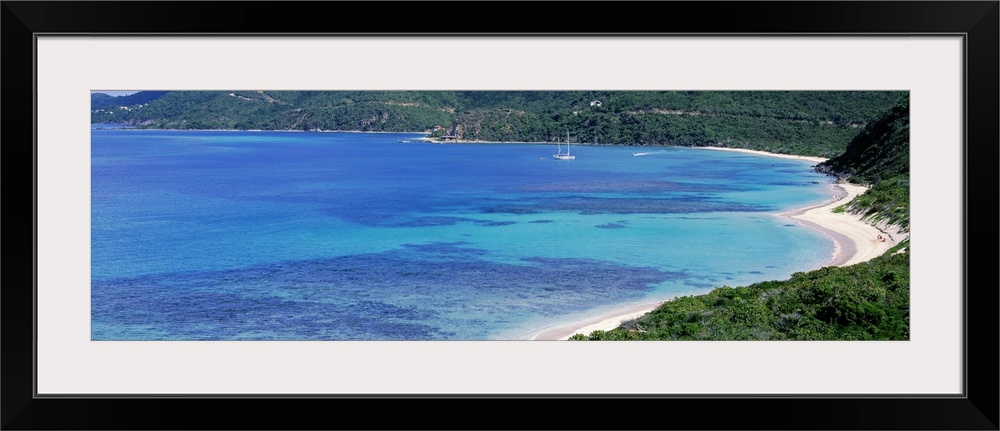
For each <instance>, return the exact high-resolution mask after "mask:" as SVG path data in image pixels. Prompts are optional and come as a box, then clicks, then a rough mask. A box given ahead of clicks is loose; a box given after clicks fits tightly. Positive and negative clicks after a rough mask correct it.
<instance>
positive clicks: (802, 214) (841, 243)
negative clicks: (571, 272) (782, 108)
mask: <svg viewBox="0 0 1000 431" xmlns="http://www.w3.org/2000/svg"><path fill="white" fill-rule="evenodd" d="M698 148H707V149H712V150H719V151H736V152H743V153H749V154H757V155H761V156H768V157H780V158H787V159H796V160H804V161H809V162H814V163H822V162H824V161H826V159H824V158H821V157H808V156H792V155H785V154H773V153H767V152H764V151H754V150H743V149H736V148H720V147H698ZM831 188H832V190H831V197H830V199H829V200H827V201H825V202H823V203H821V204H819V205H816V206H812V207H807V208H801V209H796V210H792V211H788V212H784V213H779V214H776V216H778V217H787V218H790V219H792V220H794V221H795V222H796V223H799V224H801V225H803V226H806V227H809V228H811V229H815V230H817V231H819V232H822V233H823V234H824V235H826V236H827V237H829V238H830V239H831V240H832V241H833V244H834V251H833V253H832V254H831V256H830V263H829V265H828V266H849V265H854V264H856V263H860V262H866V261H868V260H871V259H873V258H875V257H878V256H880V255H882V254H883V253H885V252H886V251H887V250H889V249H890V248H892V247H893V246H895V245H896V244H897V243H898V242H899V241H901V240H902V239H903V237H904V235H900V234H899V233H897V232H896V231H894V230H892V229H890V230H888V231H886V230H883V229H880V228H879V227H876V226H872V225H870V224H868V223H867V222H865V221H862V220H861V216H860V215H854V214H850V213H848V212H846V211H844V212H841V213H834V212H833V210H834V208H836V207H838V206H840V205H843V204H846V203H847V202H850V201H851V199H854V197H855V196H858V195H860V194H861V193H864V192H865V190H867V189H866V188H865V187H862V186H858V185H854V184H847V183H842V184H835V185H833V186H832V187H831ZM880 237H881V239H880ZM659 304H660V302H655V303H645V304H637V305H634V306H631V307H629V308H626V309H621V310H617V311H615V312H610V313H606V315H603V316H597V317H594V318H592V319H589V320H586V321H581V322H575V323H570V324H566V325H562V326H558V327H554V328H548V329H545V330H543V331H541V332H539V333H538V334H536V335H535V336H534V337H532V339H533V340H567V339H569V337H570V336H572V335H573V334H580V333H582V334H589V333H591V332H593V331H596V330H604V331H607V330H611V329H614V328H616V327H618V325H619V324H621V322H622V321H623V320H628V319H634V318H636V317H639V316H642V315H643V314H646V313H648V312H650V311H652V310H653V309H655V308H656V307H657V306H658V305H659Z"/></svg>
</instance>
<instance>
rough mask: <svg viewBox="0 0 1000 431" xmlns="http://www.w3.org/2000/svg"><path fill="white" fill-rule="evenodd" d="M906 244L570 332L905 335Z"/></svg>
mask: <svg viewBox="0 0 1000 431" xmlns="http://www.w3.org/2000/svg"><path fill="white" fill-rule="evenodd" d="M908 249H909V241H904V242H903V243H900V244H898V245H897V246H896V247H894V248H893V249H890V250H889V251H888V252H886V254H885V255H883V256H881V257H877V258H875V259H872V260H870V261H868V262H862V263H859V264H856V265H852V266H849V267H836V266H830V267H825V268H822V269H818V270H815V271H809V272H799V273H795V274H792V278H791V279H789V280H784V281H765V282H762V283H756V284H752V285H749V286H744V287H728V286H723V287H720V288H717V289H715V290H712V291H711V292H710V293H707V294H704V295H697V296H684V297H680V298H676V299H674V300H672V301H667V302H664V303H663V304H662V305H660V306H659V307H658V308H656V309H655V310H653V311H652V312H650V313H647V314H645V315H643V316H641V317H639V318H636V319H632V320H629V321H626V322H623V323H622V325H620V326H619V327H618V328H615V329H613V330H610V331H593V332H591V333H590V334H589V335H584V334H576V335H573V336H572V337H570V339H571V340H907V339H909V336H910V333H909V328H910V315H909V304H910V300H909V298H910V282H909V279H910V259H909V253H908V251H907V250H908ZM901 250H902V251H901ZM898 251H901V252H899V253H897V252H898Z"/></svg>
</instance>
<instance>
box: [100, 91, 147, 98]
mask: <svg viewBox="0 0 1000 431" xmlns="http://www.w3.org/2000/svg"><path fill="white" fill-rule="evenodd" d="M91 93H104V94H107V95H108V96H115V97H118V96H128V95H129V94H135V93H138V91H134V90H125V91H105V90H94V91H91Z"/></svg>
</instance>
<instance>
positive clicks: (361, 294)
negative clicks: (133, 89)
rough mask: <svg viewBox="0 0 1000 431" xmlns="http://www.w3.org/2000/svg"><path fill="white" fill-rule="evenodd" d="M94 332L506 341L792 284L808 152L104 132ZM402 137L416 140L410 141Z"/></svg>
mask: <svg viewBox="0 0 1000 431" xmlns="http://www.w3.org/2000/svg"><path fill="white" fill-rule="evenodd" d="M91 135H92V150H91V151H92V158H91V163H92V176H91V181H92V183H91V190H92V200H91V202H92V224H91V227H92V233H91V238H92V247H91V251H92V295H91V299H92V304H91V305H92V338H93V339H95V340H438V339H442V340H491V339H519V338H523V337H525V336H527V335H528V334H530V333H532V331H534V330H537V329H538V328H540V327H543V326H547V325H552V324H555V323H558V322H561V321H565V320H567V319H569V318H572V317H579V316H582V315H586V314H588V313H593V312H594V311H595V310H598V309H608V308H614V307H618V306H622V305H625V304H630V303H635V302H644V301H650V300H663V299H668V298H671V297H673V296H675V295H679V294H692V293H702V292H707V291H708V290H711V288H713V287H717V286H721V285H729V286H738V285H745V284H750V283H753V282H757V281H763V280H772V279H785V278H788V277H789V276H790V275H791V274H792V273H793V272H797V271H803V270H809V269H814V268H818V267H820V266H823V265H826V264H828V263H829V259H830V255H831V252H832V249H833V245H832V243H831V242H830V241H829V240H828V239H826V238H825V237H823V236H822V235H820V234H817V233H815V232H813V231H811V230H808V229H806V228H804V227H801V226H799V225H797V224H795V223H793V222H791V221H790V220H788V219H785V218H781V217H776V216H775V214H776V213H778V212H781V211H786V210H789V209H793V208H798V207H803V206H806V205H811V204H816V203H819V202H821V201H823V200H825V199H826V198H828V197H829V196H830V193H831V192H830V188H829V186H830V184H831V183H832V178H830V177H828V176H825V175H821V174H818V173H816V172H814V171H813V170H812V168H811V166H810V163H808V162H802V161H796V160H788V159H779V158H772V157H760V156H755V155H747V154H742V153H733V152H723V151H712V150H704V149H688V148H653V149H649V148H644V149H643V150H642V151H643V152H645V153H648V154H646V155H643V156H633V155H632V153H633V152H635V151H636V149H635V148H628V147H595V146H574V147H573V149H572V151H573V154H574V155H576V156H577V158H576V160H572V161H560V160H554V159H552V154H554V153H555V150H556V147H555V145H551V146H549V145H531V144H461V145H456V144H435V143H426V142H419V141H412V140H413V139H415V138H417V137H419V135H414V134H365V133H296V132H222V131H148V130H114V129H110V128H103V129H101V130H92V132H91ZM401 140H409V141H411V142H407V143H401V142H400V141H401Z"/></svg>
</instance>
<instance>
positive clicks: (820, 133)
mask: <svg viewBox="0 0 1000 431" xmlns="http://www.w3.org/2000/svg"><path fill="white" fill-rule="evenodd" d="M147 93H148V94H147ZM905 94H906V93H905V92H898V91H172V92H140V93H136V94H134V95H131V96H124V97H118V98H111V97H110V96H107V95H104V94H101V93H94V94H93V96H92V107H91V109H92V111H91V122H93V123H121V124H129V125H132V126H136V127H141V128H155V129H227V130H299V131H317V130H343V131H365V132H431V131H433V130H438V131H439V132H438V133H437V134H438V135H439V136H441V137H444V136H448V137H450V138H453V139H455V140H459V141H489V142H556V141H559V142H562V141H565V139H566V135H567V133H568V134H569V135H570V140H571V141H572V142H574V143H577V144H598V145H633V146H650V145H676V146H725V147H734V148H747V149H754V150H763V151H770V152H774V153H783V154H801V155H811V156H821V157H834V156H837V155H839V154H841V153H843V151H844V149H845V147H846V144H847V142H849V141H850V140H851V138H852V137H854V136H855V135H856V134H857V132H858V130H860V129H862V128H864V127H865V126H866V125H867V124H868V123H869V122H870V121H872V120H873V119H874V118H875V117H876V116H877V115H878V114H879V113H880V112H882V111H884V110H885V109H887V108H888V107H890V106H892V104H893V103H895V102H896V101H898V100H899V99H900V98H902V97H903V96H904V95H905ZM127 98H131V99H127Z"/></svg>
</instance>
